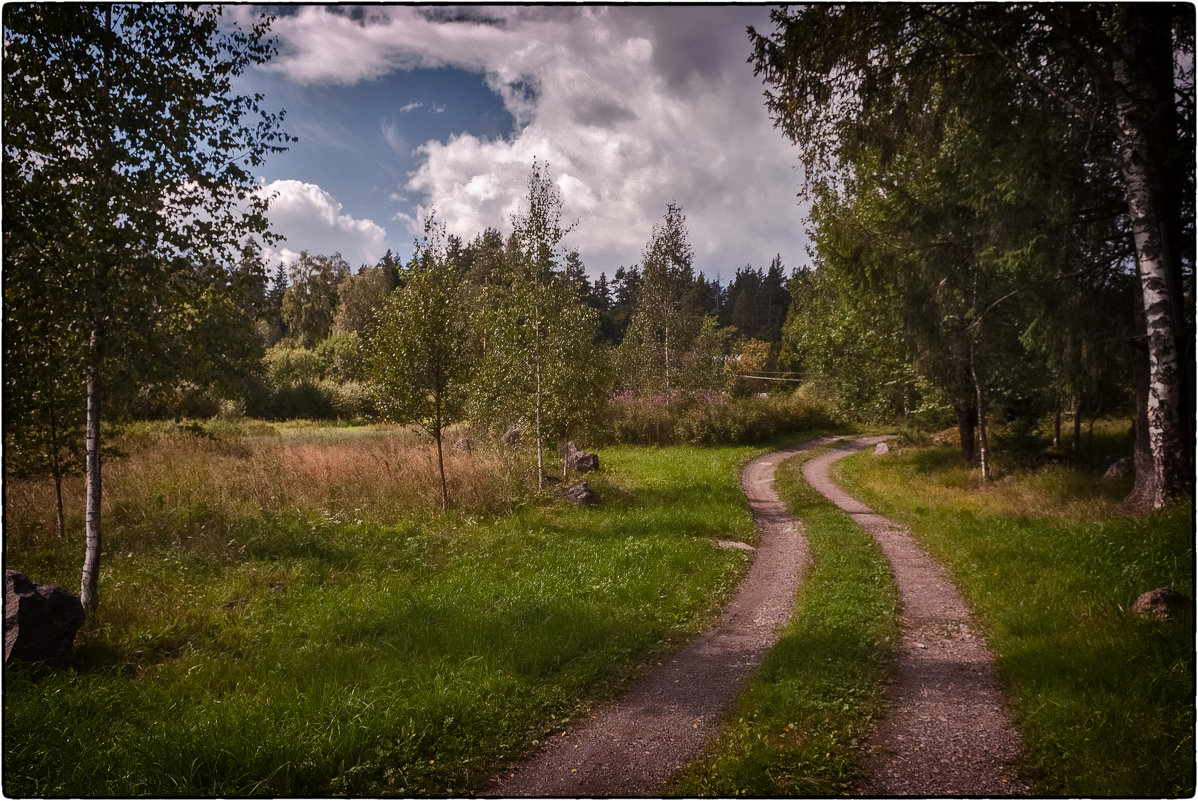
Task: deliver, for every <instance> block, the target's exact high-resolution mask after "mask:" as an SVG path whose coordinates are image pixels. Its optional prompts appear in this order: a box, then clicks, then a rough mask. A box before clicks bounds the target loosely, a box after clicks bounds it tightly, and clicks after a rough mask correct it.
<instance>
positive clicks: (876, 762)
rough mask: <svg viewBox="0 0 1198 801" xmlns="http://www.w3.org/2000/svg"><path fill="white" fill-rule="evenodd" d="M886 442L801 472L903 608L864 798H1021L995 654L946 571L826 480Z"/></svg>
mask: <svg viewBox="0 0 1198 801" xmlns="http://www.w3.org/2000/svg"><path fill="white" fill-rule="evenodd" d="M885 439H887V437H867V438H864V439H859V440H856V441H853V442H846V443H843V444H840V445H837V446H836V447H835V448H833V449H832V450H830V451H828V452H827V453H825V454H821V455H820V456H817V457H815V458H814V459H811V460H810V461H808V462H807V463H806V464H805V465H804V466H803V476H804V478H806V479H807V481H808V482H809V483H810V484H811V485H812V486H813V487H814V488H815V489H816V490H817V491H819V492H820V493H821V494H823V495H824V496H825V497H826V498H828V499H829V500H830V501H832V502H833V503H835V504H836V505H837V506H839V507H840V508H841V509H842V510H844V511H845V512H847V513H848V514H849V515H850V516H851V517H852V518H853V519H854V520H855V521H856V522H857V523H858V524H859V525H860V526H861V527H862V528H864V529H865V530H866V531H867V532H868V533H869V534H870V535H871V536H873V537H874V539H875V540H877V542H878V544H879V545H880V546H881V548H882V552H883V553H884V554H885V555H886V558H887V559H888V560H889V561H890V564H891V569H892V571H893V574H894V578H895V583H896V584H897V586H898V590H899V597H900V601H901V604H902V617H901V620H900V641H899V645H898V649H897V654H896V659H895V665H894V667H893V669H892V674H891V678H890V680H889V685H888V687H887V696H888V698H889V700H890V703H891V707H890V709H889V710H888V712H887V714H886V716H885V717H884V718H883V720H882V721H881V723H880V724H879V725H878V728H877V729H876V731H875V732H874V733H873V734H872V735H871V736H870V738H869V739H868V740H867V742H866V744H865V749H866V752H867V755H866V758H865V763H864V776H865V777H864V779H863V780H862V781H861V782H859V784H858V785H857V786H856V787H855V788H853V793H854V794H855V795H868V796H925V797H929V796H991V797H992V796H1001V795H1024V794H1027V793H1028V792H1029V789H1028V787H1027V786H1026V785H1025V784H1024V783H1023V782H1022V781H1021V780H1020V779H1019V778H1018V777H1017V776H1016V775H1015V771H1014V768H1013V767H1012V765H1013V763H1014V762H1015V761H1016V760H1017V759H1018V758H1019V756H1020V754H1021V751H1022V738H1021V736H1020V734H1019V731H1018V730H1017V729H1016V727H1015V725H1014V723H1013V721H1012V719H1011V715H1010V713H1009V711H1008V706H1007V701H1006V697H1005V693H1004V691H1003V688H1002V685H1001V683H1000V681H999V679H998V673H997V671H996V669H995V665H994V657H993V655H992V654H991V653H990V650H989V648H988V647H987V645H986V642H985V640H984V639H983V638H982V635H981V634H980V633H978V632H977V628H976V626H975V624H974V622H973V620H972V618H971V616H970V613H969V609H968V606H967V605H966V603H965V600H964V598H962V596H961V594H960V593H959V592H958V591H957V588H956V587H955V586H954V585H953V583H952V582H951V581H950V580H949V578H948V575H947V573H946V572H945V571H944V570H943V569H942V568H941V567H940V566H939V565H938V564H937V563H936V562H935V561H934V560H933V559H932V558H931V557H930V556H929V555H928V554H927V553H926V552H925V551H924V550H923V549H922V548H920V547H919V545H918V544H916V542H915V541H914V540H913V539H912V538H911V536H910V535H909V534H908V533H907V532H906V531H905V530H904V529H903V528H902V527H900V526H898V525H896V524H894V523H892V522H891V521H889V520H887V519H886V518H885V517H882V516H881V515H878V514H875V513H874V512H873V511H872V510H871V509H869V508H868V507H866V506H865V505H864V504H862V503H861V502H860V501H858V500H856V499H855V498H853V497H852V496H850V495H849V494H848V493H846V492H844V490H842V489H840V487H838V486H837V485H836V484H834V483H833V482H832V480H831V477H830V470H831V466H832V464H833V463H834V462H836V461H838V460H839V459H843V458H844V457H846V456H849V455H850V454H853V453H856V452H858V451H861V450H863V449H865V448H868V447H872V446H874V445H876V444H877V443H879V442H881V441H883V440H885Z"/></svg>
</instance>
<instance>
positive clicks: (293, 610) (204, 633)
mask: <svg viewBox="0 0 1198 801" xmlns="http://www.w3.org/2000/svg"><path fill="white" fill-rule="evenodd" d="M116 444H117V446H118V447H119V448H120V449H121V451H123V453H124V454H125V455H124V456H122V457H121V458H117V459H113V460H112V461H110V463H109V465H108V468H107V470H106V482H107V483H106V491H105V509H104V512H105V520H106V538H107V539H106V544H105V554H106V561H105V563H104V567H103V571H104V572H103V578H102V582H101V597H100V609H99V611H98V614H96V615H94V616H93V617H92V618H91V619H90V620H89V621H88V623H87V624H86V626H85V628H84V629H83V630H82V631H81V632H80V635H79V636H78V637H77V639H76V663H75V666H74V667H73V668H72V669H70V670H67V671H63V672H53V671H49V670H44V669H27V668H23V667H22V668H7V669H6V670H5V692H4V715H5V735H6V736H5V738H4V766H5V767H4V786H5V791H6V793H7V794H9V795H13V796H47V795H49V796H62V795H69V796H97V795H99V796H135V795H164V796H179V795H185V796H191V795H197V796H209V795H227V796H242V795H314V796H323V795H329V794H342V793H348V794H353V795H381V794H386V795H391V794H398V795H453V794H462V793H466V792H469V791H471V790H478V789H481V788H484V787H485V786H486V784H487V782H488V781H489V779H490V777H491V776H493V775H495V773H496V772H497V771H498V770H501V769H502V768H504V767H505V766H507V765H508V764H510V763H512V762H513V761H515V760H517V759H519V758H520V757H521V756H523V755H525V754H527V753H528V752H530V751H531V750H532V749H534V748H535V747H536V746H537V744H538V742H539V740H540V739H543V738H544V737H547V736H552V735H555V734H558V733H560V730H561V727H563V726H565V725H566V724H567V723H568V722H569V721H570V720H572V719H575V718H577V717H578V716H579V715H583V714H585V713H586V711H587V710H588V709H589V708H590V706H591V705H593V704H594V703H597V702H598V701H600V700H602V699H603V698H606V697H609V696H610V695H611V694H612V693H613V692H615V691H616V689H617V688H618V687H619V686H620V684H621V682H623V681H624V680H625V679H626V678H627V677H628V676H630V675H631V674H632V673H633V672H634V671H635V670H636V668H637V667H638V666H639V665H641V664H642V663H644V662H645V661H647V660H648V659H649V658H651V657H652V656H653V655H654V654H656V653H659V652H661V651H662V650H663V649H666V648H668V647H670V646H671V645H672V644H675V643H677V642H678V641H679V640H681V639H683V638H685V637H686V636H687V635H689V634H693V633H695V632H697V631H699V630H701V629H702V628H703V627H704V626H705V625H706V624H708V623H709V622H710V621H711V620H712V619H713V618H712V616H713V614H714V612H715V610H717V609H718V607H719V605H720V604H721V602H722V601H723V600H724V599H725V598H726V597H727V595H728V594H729V592H730V591H731V590H732V589H733V588H734V587H735V585H736V583H737V581H738V579H739V578H740V576H741V575H742V574H743V571H744V569H745V566H746V564H747V557H746V556H745V555H744V552H743V551H740V550H736V549H721V548H719V547H717V546H716V544H715V542H714V540H715V539H718V538H724V539H739V540H745V541H750V542H751V541H752V539H753V537H754V529H753V525H752V520H751V517H750V515H749V513H748V511H747V507H746V504H745V502H744V499H743V496H742V495H741V493H740V489H739V466H740V465H741V464H742V463H743V462H744V461H746V460H747V459H748V458H749V457H750V456H751V455H753V454H754V453H756V452H758V451H757V450H754V449H749V448H743V447H725V448H697V447H685V446H679V447H671V448H664V449H657V448H654V449H644V448H630V447H614V448H607V449H604V450H602V451H601V458H602V465H603V467H602V470H601V472H600V473H599V474H591V475H589V476H588V477H587V479H588V482H589V483H590V485H591V486H592V488H594V489H596V490H597V491H598V492H599V493H600V495H601V496H602V498H603V499H604V500H603V502H602V503H601V504H600V505H599V506H596V507H592V508H576V507H573V506H570V505H568V504H566V503H565V502H563V501H561V500H555V499H554V497H553V496H552V494H549V493H547V494H545V495H541V496H538V495H536V494H535V493H534V492H532V491H530V490H528V489H526V487H528V486H529V484H530V482H529V481H528V477H527V476H526V475H524V473H525V472H526V470H525V465H526V464H527V460H526V459H525V460H523V461H519V460H513V459H512V458H510V456H504V455H503V454H501V453H499V452H497V451H492V450H488V449H485V448H484V449H477V448H476V449H475V450H474V451H473V452H471V453H453V454H452V455H451V457H450V459H451V462H450V473H451V475H452V477H453V478H452V483H451V486H450V493H451V499H452V500H453V501H454V504H455V508H454V510H453V511H452V512H451V513H450V514H448V515H444V514H442V513H441V512H440V511H439V499H438V492H439V488H438V485H437V479H436V466H435V461H434V458H435V457H433V456H432V454H431V448H430V447H429V445H428V443H427V442H426V441H423V440H420V439H419V438H418V437H416V436H415V435H413V434H411V433H409V432H406V431H404V430H401V429H398V428H395V427H370V428H340V429H339V428H325V427H310V426H302V425H300V426H279V427H275V426H269V425H265V424H246V425H242V426H220V425H217V426H208V427H205V428H199V427H192V428H191V429H190V430H185V429H180V428H178V427H175V426H172V425H170V424H156V425H140V426H135V427H134V428H133V429H131V430H129V431H128V432H126V433H125V434H123V435H122V436H121V437H120V438H119V439H118V440H117V443H116ZM534 486H535V485H534ZM78 489H79V488H78V487H74V486H71V487H68V490H70V491H69V492H68V496H69V497H71V498H78V496H79V495H80V494H81V493H79V491H78ZM7 490H8V491H7V494H6V519H7V560H8V565H9V567H12V568H15V569H18V570H21V571H23V572H26V573H27V575H29V576H31V577H32V578H33V579H34V580H36V581H39V582H43V583H58V584H60V585H62V586H65V587H67V588H69V589H73V588H74V587H75V586H77V571H78V563H79V560H80V559H81V555H80V553H81V550H82V546H81V543H80V542H79V541H78V539H72V540H70V541H67V542H63V541H60V540H59V539H58V538H57V536H56V534H55V533H54V531H55V529H54V525H53V522H54V521H53V511H52V510H53V504H52V503H49V502H48V500H49V499H50V497H51V495H50V493H51V489H50V488H49V487H48V486H46V484H45V483H44V482H21V481H15V480H14V481H10V482H9V484H8V487H7ZM47 513H48V514H47ZM81 519H82V512H81V509H79V508H78V507H77V505H72V507H71V508H70V509H69V510H68V531H72V532H78V531H80V530H81V527H82V525H81Z"/></svg>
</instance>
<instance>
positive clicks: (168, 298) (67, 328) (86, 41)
mask: <svg viewBox="0 0 1198 801" xmlns="http://www.w3.org/2000/svg"><path fill="white" fill-rule="evenodd" d="M268 27H269V19H268V18H265V17H259V18H258V19H257V20H256V21H255V22H254V23H253V24H252V25H251V27H250V28H249V29H248V30H246V29H244V28H242V27H240V26H239V25H237V24H236V23H233V22H231V21H228V20H224V19H222V17H221V10H220V8H219V7H195V6H162V5H111V6H108V5H75V4H61V5H57V4H50V5H46V4H24V5H10V6H6V7H5V9H4V39H5V41H4V79H5V85H4V90H5V91H4V95H5V121H4V128H5V136H4V145H3V147H4V216H5V219H4V223H5V225H4V237H5V249H4V276H5V285H6V286H5V291H6V293H7V292H8V290H9V288H10V286H12V287H16V286H17V285H20V286H24V287H27V288H32V287H38V286H42V287H44V288H46V291H38V290H32V289H31V290H30V291H31V292H37V294H40V296H42V297H44V298H46V300H47V302H46V304H45V305H42V306H38V307H22V308H20V309H10V308H9V304H7V303H6V304H5V314H6V320H5V322H6V325H5V333H6V337H5V340H6V341H5V356H6V361H7V359H8V356H9V354H10V353H12V348H20V347H22V346H23V344H22V339H23V338H24V337H25V336H26V334H27V333H28V332H31V331H33V330H35V329H37V328H38V327H39V326H40V327H41V330H42V331H46V332H51V331H52V332H53V334H52V335H53V336H54V337H60V338H61V339H62V341H63V342H64V343H66V344H65V345H64V347H63V348H62V349H61V351H62V352H64V353H68V354H75V353H82V354H83V356H82V359H81V360H80V361H79V362H75V361H74V360H73V358H72V359H71V360H69V362H68V365H67V367H68V369H69V370H81V374H80V373H75V374H74V375H73V376H71V377H73V378H75V379H76V380H78V381H79V382H80V383H82V384H83V386H84V388H85V389H84V392H83V393H80V394H82V395H84V396H85V397H86V403H85V407H86V424H85V442H86V475H87V479H86V490H85V492H86V503H85V507H86V509H85V515H86V532H87V537H86V540H87V544H86V552H85V558H84V564H83V575H82V580H81V596H82V601H83V604H84V606H85V608H87V609H89V610H91V609H94V608H95V607H96V603H97V599H98V582H99V566H100V555H101V526H100V508H101V426H100V422H101V416H102V414H103V409H104V403H103V401H104V396H105V392H106V389H108V387H109V382H107V381H106V377H108V376H109V375H110V373H109V369H110V368H111V367H112V366H113V365H114V364H119V363H121V362H122V361H123V362H124V363H125V364H129V363H132V362H133V361H134V360H135V359H136V357H137V351H136V349H135V347H133V346H132V345H131V344H130V343H136V342H138V340H141V341H146V340H148V339H150V338H152V337H153V335H154V334H153V333H152V332H147V331H146V330H145V329H147V328H149V327H150V326H153V325H156V324H159V323H160V322H161V321H162V320H163V319H164V317H166V316H169V314H168V313H169V312H171V311H177V310H180V309H184V310H185V309H186V307H187V306H188V304H189V302H190V299H191V298H193V297H194V296H195V293H196V292H197V291H198V292H200V293H201V294H202V292H204V291H208V290H212V291H222V289H223V288H224V287H225V286H226V285H227V283H228V281H229V276H230V274H231V272H232V271H234V270H236V269H237V268H238V267H239V266H243V265H256V266H255V267H253V268H252V269H256V270H259V271H260V270H261V269H263V268H262V266H261V258H260V256H259V249H260V246H261V245H262V244H263V243H264V242H266V241H268V240H269V237H268V228H267V222H266V218H265V210H266V205H267V202H268V198H266V197H265V196H263V195H262V193H261V192H260V191H259V189H258V187H257V185H256V183H255V182H254V178H253V175H252V174H251V172H250V170H251V169H252V168H253V167H255V166H257V165H259V164H260V163H261V162H262V158H263V156H264V154H265V153H267V152H269V151H272V150H278V149H282V148H283V147H284V146H285V144H286V142H287V141H288V139H289V137H288V136H287V135H286V134H285V133H284V132H283V131H282V130H281V127H280V123H281V119H282V115H281V114H272V113H268V112H266V111H264V110H263V109H262V107H261V102H262V98H261V96H257V95H244V94H238V93H237V92H236V91H235V85H234V81H235V79H236V78H237V76H239V75H240V74H241V73H242V72H244V71H245V69H246V68H247V67H249V66H251V65H253V64H260V63H263V62H265V61H266V60H268V59H269V58H270V56H271V55H272V54H273V52H274V45H273V43H272V42H271V41H270V39H269V38H268V36H267V33H268ZM62 276H69V278H70V280H69V282H65V283H69V284H70V286H71V289H70V291H69V292H65V293H61V292H58V291H57V287H58V286H59V285H60V284H62V283H64V282H62V281H61V280H60V279H61V277H62ZM10 323H11V325H10ZM56 367H57V366H56V365H50V364H45V365H41V366H40V368H39V369H44V370H46V371H47V372H53V371H54V370H55V369H56ZM5 372H6V373H8V372H9V371H8V370H6V371H5ZM69 375H70V374H69V373H68V376H69ZM6 411H8V410H7V409H6ZM15 422H17V421H14V420H10V419H7V418H6V425H12V424H14V423H15Z"/></svg>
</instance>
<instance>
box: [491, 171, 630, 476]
mask: <svg viewBox="0 0 1198 801" xmlns="http://www.w3.org/2000/svg"><path fill="white" fill-rule="evenodd" d="M527 200H528V211H527V213H525V214H523V215H518V216H516V217H515V218H514V219H513V225H514V229H515V230H514V231H513V233H512V238H511V240H510V242H509V247H508V253H507V255H506V258H505V264H504V266H505V267H506V272H504V273H502V274H501V275H499V276H492V278H493V279H495V280H494V283H492V284H490V285H488V286H485V287H483V288H482V289H481V291H480V292H479V295H478V313H477V317H476V319H477V331H478V332H479V338H480V340H481V347H482V356H481V359H480V360H479V363H478V371H477V374H476V378H475V380H474V382H473V384H472V386H471V392H470V399H469V413H470V415H469V416H470V419H471V420H472V421H473V422H475V423H478V424H480V425H482V426H484V427H488V428H491V429H493V430H503V429H506V428H507V427H509V426H512V425H516V424H520V425H523V426H525V427H527V429H531V432H532V437H530V439H533V440H535V444H536V457H537V476H538V483H540V482H541V481H543V478H544V454H543V451H544V448H545V446H546V445H548V444H551V443H554V442H561V441H564V440H565V439H567V438H569V437H571V436H577V435H579V434H581V433H582V432H584V431H586V430H587V429H588V428H590V427H591V426H593V425H594V423H595V422H596V420H597V419H598V415H599V412H600V411H601V409H602V406H603V403H604V400H605V399H606V397H607V389H608V386H609V385H610V384H609V379H608V375H609V371H608V370H607V368H606V358H605V354H604V353H603V352H602V351H601V350H600V349H599V348H598V347H597V346H596V344H595V340H596V337H597V334H598V324H599V316H598V313H597V312H596V311H595V310H594V309H591V308H589V307H588V306H586V305H585V304H584V303H583V302H582V301H581V300H580V299H579V295H578V292H577V290H576V287H574V286H573V285H572V284H571V283H570V282H569V281H568V280H567V279H566V276H565V272H564V268H563V265H562V260H563V255H562V253H561V241H562V239H563V238H564V237H565V236H566V234H567V233H568V232H569V230H570V228H571V227H572V226H566V227H563V225H562V222H561V214H562V200H561V194H560V192H559V191H558V189H557V187H556V185H555V184H554V183H553V182H552V180H551V179H550V177H549V174H548V171H547V170H546V171H545V172H542V171H541V168H540V166H539V165H537V164H536V163H534V164H533V168H532V173H531V175H530V177H529V182H528V199H527Z"/></svg>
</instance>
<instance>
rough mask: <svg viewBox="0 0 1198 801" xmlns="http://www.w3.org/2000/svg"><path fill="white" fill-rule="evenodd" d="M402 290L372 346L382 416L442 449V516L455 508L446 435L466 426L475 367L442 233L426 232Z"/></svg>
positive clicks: (429, 227) (379, 321) (457, 275)
mask: <svg viewBox="0 0 1198 801" xmlns="http://www.w3.org/2000/svg"><path fill="white" fill-rule="evenodd" d="M416 252H417V255H416V256H415V257H413V259H412V264H411V266H410V267H409V269H408V270H406V271H405V274H404V276H403V277H404V282H403V285H402V286H401V287H400V288H399V289H397V290H395V292H393V293H392V294H391V295H390V296H389V297H388V298H387V300H386V301H385V303H384V304H383V308H382V309H381V310H380V311H379V313H378V315H377V317H376V323H375V328H374V329H373V331H372V334H371V337H370V342H369V344H368V350H367V353H368V356H367V359H368V361H369V363H370V368H371V375H372V377H373V379H374V381H375V383H376V384H377V385H378V388H379V401H378V403H379V408H380V409H381V410H382V411H383V413H384V414H385V415H386V416H387V417H388V418H390V419H391V420H394V421H396V422H400V423H415V424H416V425H418V426H419V427H420V428H421V429H422V430H423V431H424V432H425V433H426V434H428V435H429V436H430V437H431V438H432V439H433V442H434V443H435V444H436V446H437V469H438V471H439V473H440V476H441V508H442V510H443V511H444V510H446V509H448V508H449V486H448V484H447V482H446V480H445V449H444V443H443V438H444V433H445V429H446V427H447V426H449V425H450V424H452V423H454V422H456V421H457V420H459V419H461V414H462V410H463V406H464V400H465V387H466V384H467V381H468V380H469V374H470V368H471V365H472V353H471V348H470V341H471V340H470V321H469V319H468V317H467V310H468V306H467V304H466V303H464V302H463V293H462V285H461V271H460V270H459V269H458V268H457V267H456V265H454V264H451V263H450V261H449V257H448V254H447V253H446V249H445V231H444V227H443V226H441V225H439V224H438V223H437V222H436V220H435V218H433V217H431V216H430V218H429V220H428V222H426V224H425V235H424V240H423V242H422V243H418V244H417V251H416Z"/></svg>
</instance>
